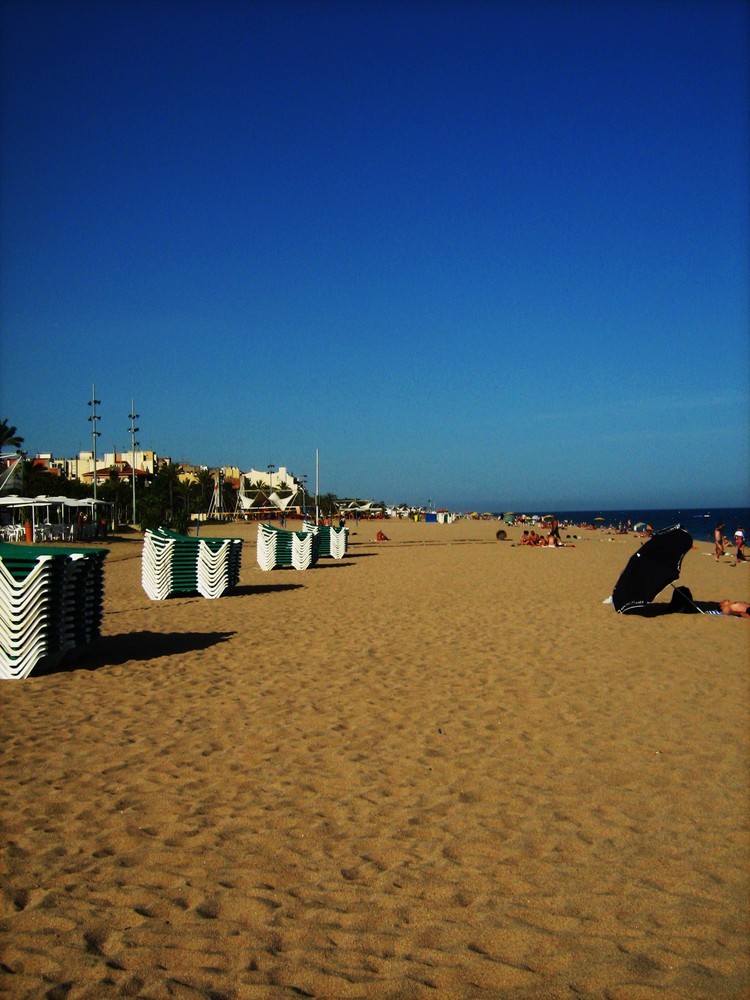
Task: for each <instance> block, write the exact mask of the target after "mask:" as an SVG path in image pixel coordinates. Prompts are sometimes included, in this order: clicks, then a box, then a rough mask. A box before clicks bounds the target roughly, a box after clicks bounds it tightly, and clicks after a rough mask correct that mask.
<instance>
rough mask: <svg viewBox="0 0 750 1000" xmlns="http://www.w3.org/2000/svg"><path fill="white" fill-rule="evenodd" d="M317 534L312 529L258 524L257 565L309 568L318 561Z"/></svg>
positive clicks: (263, 567)
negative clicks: (300, 529) (291, 528)
mask: <svg viewBox="0 0 750 1000" xmlns="http://www.w3.org/2000/svg"><path fill="white" fill-rule="evenodd" d="M318 550H319V543H318V536H317V535H316V534H315V533H314V532H312V531H287V530H286V529H284V528H276V527H274V526H273V525H270V524H259V525H258V546H257V557H258V565H259V566H260V568H261V569H263V570H270V569H284V568H289V567H292V568H294V569H300V570H303V569H309V568H310V567H311V566H314V565H315V563H316V562H317V561H318Z"/></svg>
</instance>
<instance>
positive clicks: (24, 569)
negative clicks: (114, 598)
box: [0, 543, 108, 680]
mask: <svg viewBox="0 0 750 1000" xmlns="http://www.w3.org/2000/svg"><path fill="white" fill-rule="evenodd" d="M107 553H108V550H107V549H80V548H70V547H60V546H55V547H54V548H52V547H46V546H41V545H8V544H6V543H0V679H2V680H16V679H19V678H23V677H28V675H29V674H30V673H31V671H32V670H33V669H34V667H36V666H39V665H40V664H41V665H43V666H44V667H49V666H55V665H56V664H57V663H58V662H59V661H61V660H62V659H63V658H64V657H65V656H66V655H69V654H73V653H74V652H77V651H79V650H80V649H81V648H82V647H84V646H87V645H88V644H89V643H91V642H93V641H94V640H95V639H97V638H98V637H99V635H100V632H101V623H102V614H103V601H104V559H105V558H106V556H107Z"/></svg>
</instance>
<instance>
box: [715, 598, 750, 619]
mask: <svg viewBox="0 0 750 1000" xmlns="http://www.w3.org/2000/svg"><path fill="white" fill-rule="evenodd" d="M719 607H720V608H721V613H722V614H723V615H734V617H735V618H750V614H748V612H747V609H748V608H750V604H748V602H747V601H729V600H726V601H719Z"/></svg>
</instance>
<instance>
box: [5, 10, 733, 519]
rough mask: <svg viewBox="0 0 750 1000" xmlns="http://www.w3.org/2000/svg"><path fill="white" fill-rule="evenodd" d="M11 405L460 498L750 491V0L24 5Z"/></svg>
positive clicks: (558, 502) (38, 447) (82, 425)
mask: <svg viewBox="0 0 750 1000" xmlns="http://www.w3.org/2000/svg"><path fill="white" fill-rule="evenodd" d="M0 27H1V28H2V41H1V43H0V44H1V45H2V51H1V52H0V55H1V56H2V60H1V61H2V69H0V74H1V75H0V88H1V89H0V98H1V101H2V105H1V112H2V123H1V124H2V133H1V134H2V140H1V142H0V181H1V184H0V190H1V195H0V197H1V201H0V212H1V214H0V282H1V284H0V292H1V297H0V417H7V419H8V420H9V422H10V423H11V424H15V425H16V426H17V428H18V431H19V433H21V434H22V435H23V436H24V438H25V447H27V448H28V449H29V451H31V452H37V451H52V452H53V453H54V454H55V455H72V454H74V453H75V452H77V451H78V450H80V449H87V448H90V447H91V435H90V428H91V425H90V424H89V422H88V419H87V418H88V415H89V413H90V408H89V407H88V406H87V401H88V400H89V399H90V398H91V389H92V385H94V384H95V385H96V395H97V398H98V399H100V400H101V406H100V408H99V409H100V413H101V420H100V423H99V429H100V431H101V438H100V439H99V443H98V450H100V451H102V450H106V451H111V450H112V449H113V448H116V449H118V450H125V449H127V448H128V447H129V436H128V434H127V428H128V426H129V421H128V414H129V413H130V405H131V399H134V400H135V407H136V410H137V412H138V413H139V414H140V419H139V426H140V433H139V435H138V439H139V441H140V443H141V445H142V446H143V447H146V448H153V449H155V450H156V451H157V452H159V453H160V454H164V455H170V456H171V457H172V459H173V460H174V461H190V462H195V463H202V464H210V465H217V464H232V465H238V466H240V467H241V468H242V469H249V468H250V467H251V466H252V467H255V468H265V467H266V466H267V465H268V463H269V462H273V463H274V464H275V465H277V466H279V465H285V466H287V468H289V469H291V470H292V471H293V472H294V473H295V474H297V475H301V474H302V473H306V474H307V475H308V481H309V482H310V483H312V482H313V481H314V474H315V452H316V449H317V450H318V452H319V455H320V486H321V490H322V491H323V492H328V491H332V492H335V493H337V494H339V495H341V496H348V495H358V496H364V497H372V498H374V499H376V500H380V499H384V500H386V501H389V502H394V503H398V502H402V501H406V502H411V503H426V502H427V500H428V499H432V500H433V502H434V503H435V504H436V505H438V506H443V505H444V506H447V507H452V508H461V509H465V508H471V507H479V508H481V509H488V510H490V509H495V510H498V509H523V508H531V507H533V508H541V507H545V508H549V509H553V508H557V509H566V508H567V509H570V508H589V507H595V506H598V507H615V508H619V507H627V506H637V505H640V506H665V507H668V506H711V505H712V506H720V505H744V504H747V502H748V498H749V497H750V472H749V470H750V447H749V446H748V443H747V442H748V434H747V431H748V415H749V414H750V394H749V392H748V384H749V376H750V343H749V337H748V329H749V328H750V315H749V309H750V289H749V280H750V279H749V275H750V252H749V244H750V241H749V238H748V229H749V220H750V211H749V208H750V206H749V199H748V163H749V159H750V158H749V154H748V148H749V144H748V120H749V118H750V108H749V107H748V92H749V88H748V62H749V58H748V6H747V5H746V4H745V3H744V2H727V0H716V2H713V3H711V4H707V3H705V2H702V0H701V2H683V0H665V2H662V3H659V2H617V3H615V2H606V0H603V2H596V3H595V2H593V0H590V2H577V3H574V2H564V0H559V2H534V0H531V2H524V3H518V2H513V3H510V2H507V3H506V2H502V0H497V2H476V0H468V2H466V0H461V2H455V3H452V2H446V0H432V2H428V0H422V2H406V0H404V2H397V0H391V2H379V0H372V2H369V3H345V2H338V3H337V2H314V0H309V2H298V3H294V2H285V0H278V2H275V3H270V2H263V0H258V2H249V0H248V2H234V0H218V2H211V3H208V2H206V3H198V2H194V0H182V2H170V0H162V2H158V3H150V2H148V3H147V2H142V0H138V2H136V0H133V2H129V3H128V2H107V0H98V2H66V0H58V2H54V3H47V2H44V3H42V2H35V0H23V2H14V0H4V3H3V4H2V6H1V7H0Z"/></svg>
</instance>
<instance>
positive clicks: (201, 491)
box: [196, 469, 214, 511]
mask: <svg viewBox="0 0 750 1000" xmlns="http://www.w3.org/2000/svg"><path fill="white" fill-rule="evenodd" d="M196 479H197V486H198V497H197V506H198V509H199V510H202V511H207V510H208V505H209V504H210V503H211V497H212V496H213V494H214V477H213V476H212V475H211V473H210V472H209V470H208V469H201V470H200V472H199V473H198V475H197V476H196Z"/></svg>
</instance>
